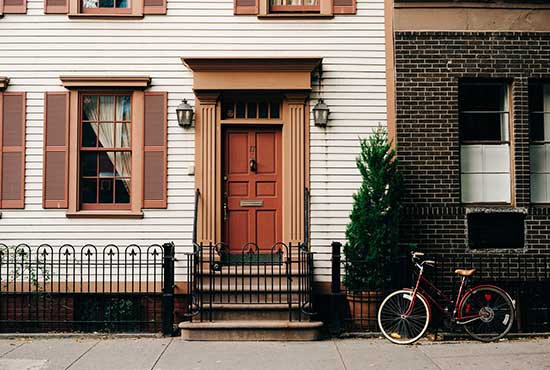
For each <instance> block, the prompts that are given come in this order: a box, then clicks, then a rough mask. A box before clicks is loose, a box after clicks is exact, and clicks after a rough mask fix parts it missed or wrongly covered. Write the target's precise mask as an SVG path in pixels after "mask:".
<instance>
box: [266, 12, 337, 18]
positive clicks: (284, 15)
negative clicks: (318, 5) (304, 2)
mask: <svg viewBox="0 0 550 370" xmlns="http://www.w3.org/2000/svg"><path fill="white" fill-rule="evenodd" d="M285 18H316V19H319V18H321V19H331V18H334V14H312V13H269V14H259V15H258V19H285Z"/></svg>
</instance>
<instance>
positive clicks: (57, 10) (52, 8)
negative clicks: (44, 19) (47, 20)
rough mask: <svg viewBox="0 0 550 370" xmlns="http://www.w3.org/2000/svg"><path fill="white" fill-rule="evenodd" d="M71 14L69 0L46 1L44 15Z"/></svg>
mask: <svg viewBox="0 0 550 370" xmlns="http://www.w3.org/2000/svg"><path fill="white" fill-rule="evenodd" d="M68 12H69V0H44V13H46V14H67V13H68Z"/></svg>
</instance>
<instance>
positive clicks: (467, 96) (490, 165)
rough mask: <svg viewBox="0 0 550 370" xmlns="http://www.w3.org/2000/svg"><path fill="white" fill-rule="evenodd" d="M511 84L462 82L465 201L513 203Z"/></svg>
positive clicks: (461, 143) (461, 135)
mask: <svg viewBox="0 0 550 370" xmlns="http://www.w3.org/2000/svg"><path fill="white" fill-rule="evenodd" d="M509 116H510V112H509V96H508V85H507V84H506V83H501V82H480V81H467V82H461V84H460V87H459V121H460V160H461V166H460V174H461V190H462V202H464V203H510V201H511V177H510V138H509V136H510V135H509V131H510V129H509Z"/></svg>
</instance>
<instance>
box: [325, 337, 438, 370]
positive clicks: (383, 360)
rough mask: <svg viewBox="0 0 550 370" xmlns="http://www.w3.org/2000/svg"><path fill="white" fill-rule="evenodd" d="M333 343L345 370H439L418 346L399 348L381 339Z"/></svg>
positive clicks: (346, 340) (348, 340)
mask: <svg viewBox="0 0 550 370" xmlns="http://www.w3.org/2000/svg"><path fill="white" fill-rule="evenodd" d="M334 343H335V345H336V346H337V347H338V349H339V350H340V353H341V354H342V358H343V360H344V363H345V364H346V369H347V370H367V369H373V370H374V369H375V370H380V369H407V370H420V369H428V370H436V369H439V368H438V367H437V365H436V364H434V363H433V361H432V360H431V359H430V358H429V356H427V355H426V354H425V353H423V352H422V351H421V350H420V348H419V347H420V346H419V345H412V346H401V345H397V344H393V343H390V342H389V341H387V340H381V339H369V340H364V339H345V340H338V341H334Z"/></svg>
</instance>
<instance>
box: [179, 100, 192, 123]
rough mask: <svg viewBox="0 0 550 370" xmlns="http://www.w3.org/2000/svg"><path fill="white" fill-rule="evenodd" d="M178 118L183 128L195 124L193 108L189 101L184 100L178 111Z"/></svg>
mask: <svg viewBox="0 0 550 370" xmlns="http://www.w3.org/2000/svg"><path fill="white" fill-rule="evenodd" d="M176 114H177V116H178V123H179V125H180V126H182V127H188V126H191V125H192V124H193V107H191V106H190V105H189V104H188V103H187V100H185V99H184V100H183V101H182V102H181V104H180V105H179V106H178V108H177V109H176Z"/></svg>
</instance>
